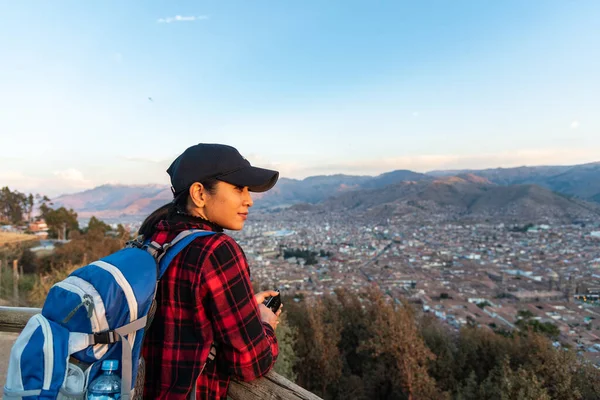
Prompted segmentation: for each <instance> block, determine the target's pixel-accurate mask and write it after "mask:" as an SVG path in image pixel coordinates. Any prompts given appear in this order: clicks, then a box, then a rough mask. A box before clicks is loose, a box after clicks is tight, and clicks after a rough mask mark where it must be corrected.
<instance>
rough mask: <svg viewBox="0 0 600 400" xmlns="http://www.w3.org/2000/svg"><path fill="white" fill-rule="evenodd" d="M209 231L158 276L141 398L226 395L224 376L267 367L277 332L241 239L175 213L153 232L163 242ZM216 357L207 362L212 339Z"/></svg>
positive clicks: (254, 373) (252, 374) (251, 375)
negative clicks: (262, 308)
mask: <svg viewBox="0 0 600 400" xmlns="http://www.w3.org/2000/svg"><path fill="white" fill-rule="evenodd" d="M192 228H194V229H205V230H211V231H215V232H219V233H216V234H214V235H210V236H205V237H200V238H196V239H195V240H194V241H193V242H192V243H191V244H190V245H189V246H187V247H186V248H185V249H184V250H183V251H182V252H181V253H180V254H178V255H177V256H176V257H175V259H174V260H173V262H172V263H171V265H170V266H169V268H168V269H167V271H166V272H165V275H164V276H163V278H162V280H161V281H160V283H159V285H158V289H157V293H156V301H157V306H158V307H157V311H156V314H155V317H154V321H153V323H152V326H151V327H150V329H149V330H148V332H147V334H146V339H145V341H144V348H143V355H144V358H145V360H146V378H145V386H144V399H169V400H174V399H186V398H188V396H189V395H190V393H191V390H192V388H193V386H194V380H195V379H197V380H196V383H197V391H196V398H197V399H225V398H226V397H227V389H228V387H229V380H230V379H231V377H235V378H236V379H239V380H244V381H248V380H252V379H255V378H258V377H260V376H262V375H265V374H266V373H267V372H268V371H269V370H270V369H271V368H272V367H273V364H274V363H275V360H276V359H277V354H278V352H279V350H278V346H277V340H276V338H275V332H274V330H273V328H271V326H270V325H269V324H267V323H263V322H262V321H261V319H260V314H259V310H258V306H257V304H256V300H255V298H254V291H253V290H252V285H251V283H250V271H249V268H248V262H247V261H246V257H245V255H244V253H243V251H242V249H241V248H240V246H239V245H238V244H237V243H236V242H235V241H234V240H233V239H232V238H231V237H229V236H227V235H226V234H224V233H222V229H220V228H218V227H216V226H211V225H209V224H207V223H204V222H201V221H200V220H199V219H196V218H194V217H189V216H183V215H176V216H175V217H173V218H171V219H170V220H169V221H161V222H159V223H158V224H157V230H156V232H155V234H154V236H153V240H155V241H156V242H158V243H161V244H162V243H165V242H168V241H170V240H172V239H173V238H175V236H177V234H178V233H179V232H181V231H183V230H186V229H192ZM213 341H214V342H215V343H216V344H217V356H216V359H215V362H211V363H208V364H207V366H206V368H205V369H204V371H203V372H202V375H200V376H198V375H199V374H200V370H201V368H202V366H203V365H204V363H205V362H206V360H207V358H208V353H209V351H210V346H211V343H212V342H213Z"/></svg>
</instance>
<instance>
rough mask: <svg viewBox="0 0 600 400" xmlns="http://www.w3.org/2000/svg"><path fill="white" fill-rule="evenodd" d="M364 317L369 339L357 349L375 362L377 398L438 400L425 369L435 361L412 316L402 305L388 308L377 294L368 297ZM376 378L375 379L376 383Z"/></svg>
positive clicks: (438, 396) (374, 292)
mask: <svg viewBox="0 0 600 400" xmlns="http://www.w3.org/2000/svg"><path fill="white" fill-rule="evenodd" d="M368 298H369V303H368V305H367V306H366V308H367V310H366V312H367V315H369V316H370V318H371V323H370V324H369V326H368V331H369V339H368V340H366V341H364V342H363V343H362V345H361V346H360V348H361V349H364V350H367V351H369V352H370V353H371V354H372V356H373V357H374V360H375V365H374V367H375V369H374V370H373V371H374V372H376V374H377V375H378V377H375V382H376V381H377V380H382V381H383V382H385V381H387V382H388V384H387V385H383V384H382V383H383V382H381V383H380V384H379V385H376V387H372V388H371V390H372V391H380V392H381V391H384V392H383V393H379V396H378V397H383V398H398V396H399V395H401V396H402V397H404V398H406V399H408V400H414V399H425V398H427V399H428V398H442V397H443V395H442V393H441V392H440V391H439V390H438V388H437V387H436V385H435V380H434V379H432V378H431V377H430V376H429V374H428V373H427V366H428V364H429V362H430V361H431V360H433V359H434V358H435V356H434V354H433V353H432V352H431V350H429V349H428V348H427V346H426V345H425V343H424V341H423V339H422V338H421V336H420V335H419V332H418V330H417V326H416V324H415V319H414V314H413V311H412V309H411V308H410V305H409V304H408V303H406V302H401V303H400V304H396V305H394V304H392V303H390V302H388V301H386V299H384V297H383V295H382V294H381V292H379V291H378V290H376V289H371V290H370V291H369V293H368ZM378 378H379V379H378Z"/></svg>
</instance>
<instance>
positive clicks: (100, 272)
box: [4, 230, 214, 400]
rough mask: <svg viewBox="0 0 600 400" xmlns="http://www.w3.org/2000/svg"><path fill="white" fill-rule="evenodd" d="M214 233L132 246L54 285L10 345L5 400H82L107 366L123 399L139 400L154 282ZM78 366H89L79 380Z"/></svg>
mask: <svg viewBox="0 0 600 400" xmlns="http://www.w3.org/2000/svg"><path fill="white" fill-rule="evenodd" d="M213 233H214V232H210V231H202V230H187V231H183V232H181V233H180V234H179V235H178V236H177V237H176V238H175V239H173V241H171V242H170V243H166V244H164V245H162V246H161V245H159V244H158V243H156V242H149V241H146V242H144V243H142V242H140V241H132V242H129V243H128V244H127V245H126V247H125V248H124V249H122V250H120V251H118V252H116V253H113V254H111V255H109V256H107V257H105V258H102V259H100V260H98V261H95V262H93V263H91V264H89V265H87V266H85V267H82V268H79V269H77V270H75V271H73V272H72V273H71V275H69V276H68V277H67V278H66V279H64V280H63V281H61V282H58V283H56V284H55V285H54V286H53V287H52V288H51V289H50V292H49V293H48V296H47V297H46V301H45V302H44V307H43V308H42V312H41V314H36V315H35V316H33V317H31V319H30V320H29V322H28V323H27V325H26V326H25V328H24V329H23V331H22V332H21V334H20V335H19V337H18V338H17V341H16V342H15V344H14V345H13V348H12V350H11V354H10V362H9V365H8V373H7V377H6V385H5V386H4V398H5V399H25V400H34V399H57V398H58V399H61V398H62V399H83V398H84V397H85V390H86V388H87V384H88V383H89V382H91V381H93V380H94V379H95V378H96V377H97V376H98V375H100V374H101V370H100V368H101V365H102V361H103V360H106V359H116V360H120V362H119V370H118V373H119V374H120V376H121V382H122V383H121V399H122V400H129V399H131V398H132V396H133V395H134V394H136V396H135V397H139V398H141V395H142V393H143V387H142V386H143V375H144V371H143V368H144V365H143V358H141V357H140V352H141V348H142V341H143V337H144V332H145V330H146V329H147V328H148V327H149V325H150V323H151V319H152V317H153V315H154V307H155V306H156V302H155V300H154V297H155V295H156V288H157V285H158V281H159V280H160V278H161V277H162V276H163V274H164V273H165V271H166V270H167V268H168V266H169V264H170V262H171V261H172V260H173V258H174V257H175V256H176V255H177V254H178V253H179V252H180V251H181V250H183V248H185V247H186V246H187V245H188V244H189V243H191V242H192V241H193V240H194V239H195V238H197V237H200V236H207V235H211V234H213ZM151 307H152V308H153V309H152V311H151ZM149 314H150V315H149ZM211 356H212V357H214V352H213V351H212V350H211ZM71 357H72V359H75V360H77V362H76V363H71V362H69V361H70V359H71ZM212 357H211V358H212ZM80 363H81V364H83V365H84V366H88V365H89V366H88V367H87V368H86V371H85V372H84V371H83V369H82V368H81V367H80V366H79V365H77V364H80ZM138 369H142V371H140V372H139V374H138ZM138 375H139V376H138ZM136 378H137V379H136ZM136 380H137V384H136ZM140 383H141V384H140ZM136 392H137V393H136ZM194 395H195V393H194Z"/></svg>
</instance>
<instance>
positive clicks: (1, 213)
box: [0, 186, 28, 224]
mask: <svg viewBox="0 0 600 400" xmlns="http://www.w3.org/2000/svg"><path fill="white" fill-rule="evenodd" d="M27 204H28V197H27V196H26V195H25V194H23V193H20V192H18V191H16V190H15V191H11V190H10V189H9V188H8V187H7V186H5V187H3V188H2V189H0V221H3V222H8V223H11V224H19V223H21V222H23V213H24V211H25V210H26V207H27Z"/></svg>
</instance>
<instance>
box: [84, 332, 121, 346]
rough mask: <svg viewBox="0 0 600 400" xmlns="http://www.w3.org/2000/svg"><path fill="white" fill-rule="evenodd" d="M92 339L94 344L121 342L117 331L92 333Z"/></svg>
mask: <svg viewBox="0 0 600 400" xmlns="http://www.w3.org/2000/svg"><path fill="white" fill-rule="evenodd" d="M90 339H91V340H92V342H93V344H113V343H116V342H119V341H120V340H121V338H120V337H119V335H118V334H117V333H116V332H115V331H105V332H97V333H92V334H91V335H90Z"/></svg>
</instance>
